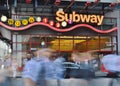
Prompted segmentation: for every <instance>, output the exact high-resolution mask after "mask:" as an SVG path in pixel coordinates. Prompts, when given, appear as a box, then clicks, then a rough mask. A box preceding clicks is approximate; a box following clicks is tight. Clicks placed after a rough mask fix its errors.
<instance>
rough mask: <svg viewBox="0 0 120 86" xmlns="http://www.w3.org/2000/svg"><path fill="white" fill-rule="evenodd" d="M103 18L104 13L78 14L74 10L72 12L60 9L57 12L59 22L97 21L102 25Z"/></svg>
mask: <svg viewBox="0 0 120 86" xmlns="http://www.w3.org/2000/svg"><path fill="white" fill-rule="evenodd" d="M103 19H104V16H103V15H86V14H78V13H76V12H75V11H73V12H72V13H70V14H68V13H65V12H64V11H59V10H58V11H57V12H56V20H57V21H58V22H63V21H66V22H68V21H69V20H72V22H75V23H79V22H82V23H95V24H97V25H101V24H102V22H103Z"/></svg>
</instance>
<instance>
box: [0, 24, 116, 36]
mask: <svg viewBox="0 0 120 86" xmlns="http://www.w3.org/2000/svg"><path fill="white" fill-rule="evenodd" d="M36 25H43V26H46V27H49V28H50V29H52V30H55V31H58V32H68V31H72V30H74V29H77V28H78V27H79V28H80V27H87V28H89V29H91V30H93V31H95V32H98V33H102V34H106V33H111V32H114V31H117V29H118V28H117V27H114V28H112V29H110V30H98V29H96V28H94V27H93V26H90V25H88V24H78V25H75V26H73V27H71V28H65V29H58V28H55V27H53V26H50V25H49V24H46V23H42V22H35V23H32V24H29V25H27V26H24V27H19V28H16V27H10V26H8V25H5V24H4V23H2V22H0V26H3V27H5V28H7V29H9V30H15V31H20V30H25V29H29V28H30V27H32V26H36Z"/></svg>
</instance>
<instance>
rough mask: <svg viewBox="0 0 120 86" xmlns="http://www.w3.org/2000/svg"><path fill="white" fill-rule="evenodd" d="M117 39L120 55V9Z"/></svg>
mask: <svg viewBox="0 0 120 86" xmlns="http://www.w3.org/2000/svg"><path fill="white" fill-rule="evenodd" d="M117 27H118V30H117V36H118V37H117V38H118V43H117V44H118V54H119V55H120V9H118V18H117Z"/></svg>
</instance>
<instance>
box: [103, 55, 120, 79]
mask: <svg viewBox="0 0 120 86" xmlns="http://www.w3.org/2000/svg"><path fill="white" fill-rule="evenodd" d="M101 62H102V64H103V66H104V68H105V69H106V70H107V71H108V76H109V77H118V72H120V55H116V54H108V55H105V56H103V57H102V60H101Z"/></svg>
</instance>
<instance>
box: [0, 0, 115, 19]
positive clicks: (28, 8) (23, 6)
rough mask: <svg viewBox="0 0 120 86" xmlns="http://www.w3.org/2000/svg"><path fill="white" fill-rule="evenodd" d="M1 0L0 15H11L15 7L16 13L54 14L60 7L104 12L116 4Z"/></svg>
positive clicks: (80, 11) (47, 0) (45, 0)
mask: <svg viewBox="0 0 120 86" xmlns="http://www.w3.org/2000/svg"><path fill="white" fill-rule="evenodd" d="M8 1H9V2H8V3H7V0H0V15H2V14H3V15H6V16H8V17H11V14H12V13H11V10H12V9H13V8H15V13H21V12H24V13H29V12H31V13H33V14H35V13H39V14H41V15H45V14H50V15H51V16H54V14H55V12H56V11H57V10H58V9H59V8H63V10H64V11H65V12H71V11H73V10H74V11H76V12H79V13H84V14H102V15H104V14H105V13H107V12H110V11H113V10H114V8H115V7H114V6H110V3H94V2H91V4H89V3H88V6H87V5H86V2H76V1H74V0H72V1H71V2H70V1H61V2H60V3H56V0H31V3H29V4H28V3H26V0H8ZM15 1H17V2H15ZM57 1H59V0H57Z"/></svg>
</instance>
